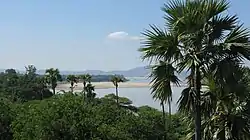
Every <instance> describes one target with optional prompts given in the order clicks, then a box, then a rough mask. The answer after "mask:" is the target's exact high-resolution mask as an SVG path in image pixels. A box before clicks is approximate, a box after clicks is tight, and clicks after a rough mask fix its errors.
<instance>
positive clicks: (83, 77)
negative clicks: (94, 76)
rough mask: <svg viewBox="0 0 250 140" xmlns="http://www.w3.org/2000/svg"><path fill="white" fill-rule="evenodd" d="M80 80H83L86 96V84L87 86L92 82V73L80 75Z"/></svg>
mask: <svg viewBox="0 0 250 140" xmlns="http://www.w3.org/2000/svg"><path fill="white" fill-rule="evenodd" d="M79 78H80V80H81V81H82V83H83V97H85V96H86V95H85V94H86V90H85V89H86V86H87V83H89V84H90V83H91V75H89V74H84V75H80V76H79Z"/></svg>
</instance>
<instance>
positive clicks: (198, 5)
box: [140, 0, 250, 140]
mask: <svg viewBox="0 0 250 140" xmlns="http://www.w3.org/2000/svg"><path fill="white" fill-rule="evenodd" d="M228 7H229V3H228V2H226V0H221V1H216V0H206V1H205V0H204V1H202V0H193V1H186V2H184V1H181V0H180V1H176V0H172V1H170V2H169V3H167V4H165V5H164V7H163V8H162V10H163V11H164V12H165V17H164V19H165V23H166V25H167V28H165V29H160V28H159V27H157V26H154V25H151V26H150V28H151V29H149V30H146V31H145V32H144V33H143V35H144V36H145V41H144V42H143V47H142V48H140V51H141V52H143V58H144V59H146V58H149V59H150V60H151V61H156V62H158V61H164V62H167V63H169V64H172V66H173V67H175V69H176V70H177V71H178V72H183V71H187V72H189V73H190V75H189V82H188V87H187V88H186V89H184V90H183V92H182V97H181V98H180V100H179V104H180V110H186V112H187V111H188V112H190V114H192V116H193V118H194V122H195V123H194V124H195V139H196V140H200V139H201V109H200V107H201V81H202V79H203V75H204V74H205V73H206V71H207V68H208V67H209V66H210V65H212V64H213V65H215V66H217V65H219V63H217V62H218V61H217V60H218V59H221V58H225V57H231V58H234V60H235V61H236V60H237V61H240V62H242V61H243V58H246V59H250V57H249V56H250V55H249V54H250V50H249V45H248V44H247V42H248V36H249V34H248V32H246V29H244V28H243V26H241V25H239V24H238V18H237V16H230V15H225V14H222V13H223V12H224V11H226V10H227V9H228Z"/></svg>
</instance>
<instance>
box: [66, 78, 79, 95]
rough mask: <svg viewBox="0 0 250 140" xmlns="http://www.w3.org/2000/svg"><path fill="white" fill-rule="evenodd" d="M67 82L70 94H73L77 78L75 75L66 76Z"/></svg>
mask: <svg viewBox="0 0 250 140" xmlns="http://www.w3.org/2000/svg"><path fill="white" fill-rule="evenodd" d="M67 81H68V82H70V89H71V93H72V94H73V93H74V88H75V84H77V82H78V77H77V76H75V75H68V76H67Z"/></svg>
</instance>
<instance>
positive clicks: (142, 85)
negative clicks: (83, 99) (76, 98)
mask: <svg viewBox="0 0 250 140" xmlns="http://www.w3.org/2000/svg"><path fill="white" fill-rule="evenodd" d="M92 84H93V85H94V86H95V89H108V88H114V85H113V83H112V82H92ZM150 86H151V84H150V83H147V82H141V83H139V82H124V83H119V88H145V87H150ZM173 86H174V85H173ZM181 86H184V85H181ZM69 87H70V83H63V84H62V83H60V84H58V85H57V88H56V89H57V90H65V91H66V90H69ZM82 89H83V84H82V83H78V84H76V87H75V89H74V90H82Z"/></svg>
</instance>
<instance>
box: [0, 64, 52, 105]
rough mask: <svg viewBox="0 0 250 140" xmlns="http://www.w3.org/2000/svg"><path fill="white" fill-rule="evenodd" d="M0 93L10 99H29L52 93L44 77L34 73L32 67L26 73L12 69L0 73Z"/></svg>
mask: <svg viewBox="0 0 250 140" xmlns="http://www.w3.org/2000/svg"><path fill="white" fill-rule="evenodd" d="M30 68H34V67H31V66H30ZM0 95H1V96H4V97H6V98H8V99H10V100H11V101H29V100H40V99H43V98H48V97H51V96H52V93H51V92H50V91H49V89H47V86H46V84H45V82H44V79H43V78H42V77H38V76H37V75H36V74H35V68H34V69H33V70H29V71H27V72H26V74H19V73H17V72H16V71H15V70H13V69H8V70H6V72H5V73H1V74H0Z"/></svg>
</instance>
